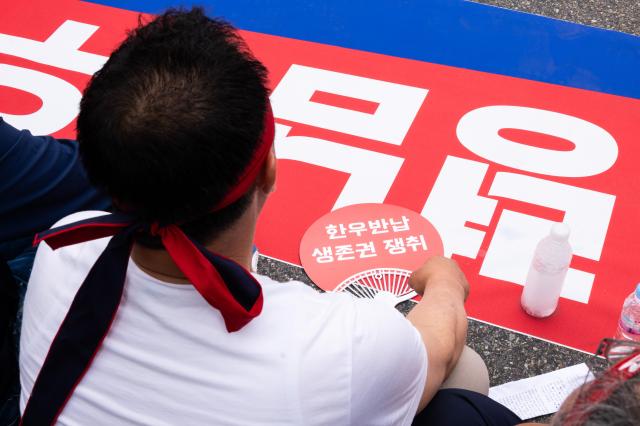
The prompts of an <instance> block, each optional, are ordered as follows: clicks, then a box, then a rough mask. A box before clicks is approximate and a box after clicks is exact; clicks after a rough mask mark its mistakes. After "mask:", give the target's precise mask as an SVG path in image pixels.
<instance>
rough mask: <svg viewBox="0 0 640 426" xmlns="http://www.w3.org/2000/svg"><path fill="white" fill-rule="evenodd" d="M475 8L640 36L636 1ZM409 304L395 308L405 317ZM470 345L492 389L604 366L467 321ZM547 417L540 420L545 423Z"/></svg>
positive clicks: (285, 269) (289, 274)
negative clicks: (575, 367) (563, 370)
mask: <svg viewBox="0 0 640 426" xmlns="http://www.w3.org/2000/svg"><path fill="white" fill-rule="evenodd" d="M476 2H478V3H483V4H488V5H493V6H498V7H503V8H508V9H512V10H517V11H522V12H527V13H533V14H537V15H543V16H547V17H551V18H556V19H561V20H565V21H571V22H576V23H580V24H584V25H589V26H595V27H600V28H605V29H609V30H615V31H621V32H626V33H630V34H635V35H640V0H564V1H547V0H532V1H529V0H476ZM258 272H259V273H262V274H265V275H268V276H270V277H272V278H273V279H275V280H277V281H289V280H298V281H302V282H305V283H307V284H308V285H310V286H312V287H314V288H316V289H317V290H318V291H321V290H320V289H319V288H318V287H316V286H314V284H313V283H312V281H311V280H310V279H309V277H308V276H307V275H306V274H305V273H304V270H303V269H302V268H300V267H297V266H293V265H290V264H287V263H283V262H279V261H277V260H275V259H271V258H267V257H263V256H261V257H260V261H259V264H258ZM412 306H413V302H410V301H409V302H404V303H403V304H400V305H399V306H398V309H399V310H400V311H402V312H403V313H405V314H406V313H407V312H408V311H409V310H410V309H411V307H412ZM467 343H468V345H469V346H471V347H472V348H473V349H474V350H476V351H477V352H478V353H479V354H480V355H481V356H482V357H483V358H484V360H485V362H486V364H487V367H488V369H489V374H490V380H491V385H492V386H495V385H499V384H502V383H506V382H509V381H513V380H518V379H522V378H527V377H532V376H536V375H539V374H543V373H547V372H551V371H555V370H557V369H560V368H564V367H568V366H571V365H575V364H578V363H581V362H587V364H588V365H589V366H590V367H592V368H593V369H594V370H595V371H599V370H601V369H602V368H603V367H604V366H605V364H604V362H603V361H602V360H599V359H596V358H595V357H594V356H593V355H590V354H586V353H583V352H579V351H575V350H572V349H569V348H566V347H563V346H559V345H556V344H553V343H549V342H546V341H543V340H540V339H537V338H534V337H531V336H528V335H524V334H521V333H517V332H513V331H510V330H506V329H503V328H500V327H496V326H493V325H490V324H486V323H482V322H480V321H475V320H470V322H469V332H468V342H467ZM549 417H550V416H544V417H541V418H538V419H536V420H538V421H544V420H547V419H548V418H549Z"/></svg>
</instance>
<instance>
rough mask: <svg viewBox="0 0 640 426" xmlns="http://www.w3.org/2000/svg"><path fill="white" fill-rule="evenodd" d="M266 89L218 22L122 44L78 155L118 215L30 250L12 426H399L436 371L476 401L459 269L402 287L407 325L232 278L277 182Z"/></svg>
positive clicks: (435, 267) (195, 18)
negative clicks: (416, 296)
mask: <svg viewBox="0 0 640 426" xmlns="http://www.w3.org/2000/svg"><path fill="white" fill-rule="evenodd" d="M266 75H267V73H266V70H265V68H264V67H263V65H262V64H261V63H260V62H259V61H257V60H256V59H255V58H254V57H253V56H252V55H251V53H250V52H249V50H248V48H247V47H246V46H245V44H244V43H243V41H242V40H241V39H240V38H239V36H238V35H237V34H236V32H235V30H234V29H233V28H232V27H231V26H229V25H228V24H226V23H224V22H222V21H219V20H215V19H210V18H207V17H206V16H205V15H204V14H203V12H202V11H201V10H199V9H194V10H192V11H190V12H179V11H169V12H166V13H165V14H163V15H161V16H159V17H157V18H156V19H154V20H153V21H152V22H150V23H148V24H146V25H142V26H141V27H139V28H138V29H137V30H135V31H133V32H132V33H131V34H130V35H129V37H128V38H127V39H126V40H125V41H124V42H123V44H122V45H121V46H119V47H118V48H117V49H116V50H115V51H114V52H113V54H112V55H111V57H110V59H109V60H108V61H107V63H106V64H105V66H104V67H103V69H102V70H100V71H99V72H98V73H97V74H96V75H95V76H94V77H93V79H92V80H91V82H90V84H89V86H88V87H87V89H86V91H85V94H84V97H83V99H82V102H81V106H80V114H79V117H78V140H79V143H80V154H81V157H82V160H83V162H84V164H85V166H86V169H87V172H88V175H89V177H90V179H91V180H92V182H93V183H94V184H95V185H96V186H97V187H99V188H101V189H104V190H105V191H106V193H108V194H109V195H110V196H111V197H112V200H113V204H114V206H116V207H117V209H118V211H117V212H116V213H114V214H106V215H105V214H103V213H98V214H96V213H95V212H94V213H78V214H75V215H73V216H72V217H69V218H66V219H65V220H64V221H63V222H62V223H59V224H58V225H59V226H58V227H57V228H54V229H52V230H51V231H48V232H45V233H43V234H41V235H40V236H39V237H38V241H40V240H45V241H46V243H45V244H40V247H39V249H38V253H37V256H36V261H35V264H34V269H33V273H32V276H31V280H30V282H29V287H28V291H27V297H26V301H25V308H24V319H23V328H22V336H21V351H20V376H21V384H22V394H21V400H20V405H21V411H22V413H23V418H22V421H23V424H24V425H25V426H29V425H40V424H52V423H55V422H56V421H57V422H59V423H60V424H90V423H94V424H133V423H135V424H154V425H156V424H166V425H175V424H184V423H188V424H193V425H199V424H239V425H247V424H267V423H269V424H284V423H287V424H336V425H342V424H357V425H365V424H366V425H375V424H379V425H392V424H411V422H412V420H413V417H414V415H415V414H416V412H417V411H419V410H421V409H422V408H424V407H425V406H426V405H427V403H428V402H429V400H430V399H431V398H432V397H433V395H434V394H435V393H436V392H437V391H438V389H439V388H440V387H441V385H442V384H443V382H444V381H445V380H446V379H447V378H448V377H450V378H451V380H452V381H453V382H455V384H453V385H454V386H458V387H460V386H462V387H465V383H473V382H474V381H475V384H474V385H471V386H469V387H470V388H472V389H477V390H482V391H486V388H487V386H488V382H487V379H486V369H485V370H483V368H484V365H483V364H482V363H481V362H480V363H479V366H480V368H479V371H478V372H476V375H479V376H480V377H479V378H478V377H475V378H474V377H473V376H474V374H468V371H469V370H467V372H465V373H460V371H461V370H463V368H462V366H461V365H460V364H462V363H458V360H459V358H460V357H461V353H464V354H466V355H463V356H465V357H467V356H468V357H470V358H474V356H475V357H477V355H476V354H474V353H471V354H470V353H469V351H468V350H467V351H463V348H464V342H465V339H466V328H467V319H466V315H465V311H464V306H463V303H464V300H465V298H466V296H467V293H468V284H467V282H466V279H465V277H464V275H463V274H462V272H461V271H460V270H459V269H458V267H457V266H456V264H455V262H453V261H451V260H449V259H445V258H432V259H430V260H428V261H427V262H426V263H425V265H424V266H423V267H422V268H421V269H420V270H418V271H417V272H416V273H414V274H413V276H412V278H411V284H412V286H413V287H414V288H415V289H416V291H418V292H419V293H421V294H424V298H423V300H422V301H421V302H420V303H419V304H418V305H417V306H416V307H415V308H414V309H413V310H412V311H411V313H410V314H409V316H408V320H407V319H405V318H404V317H403V316H402V315H401V314H400V313H398V312H397V311H396V310H395V309H393V308H390V307H388V306H387V305H385V304H381V303H378V302H376V301H371V300H359V299H354V298H352V297H351V296H349V295H346V294H319V293H316V292H315V291H314V290H312V289H311V288H309V287H307V286H305V285H304V284H301V283H287V284H280V283H276V282H274V281H272V280H270V279H269V278H267V277H264V276H259V275H252V274H250V273H249V272H248V271H247V269H248V268H249V264H250V258H251V248H252V241H253V236H254V231H255V226H256V222H257V219H258V216H259V214H260V211H261V208H262V206H263V205H264V203H265V201H266V199H267V197H268V195H269V193H270V192H272V190H273V188H274V184H275V176H276V159H275V156H274V151H273V147H272V144H273V137H274V133H273V131H274V121H273V115H272V113H271V108H270V106H269V99H268V90H267V88H266ZM108 236H111V238H110V239H109V238H103V237H108ZM51 247H53V248H54V249H57V250H55V251H54V250H52V248H51ZM452 372H453V373H452ZM465 381H466V382H465Z"/></svg>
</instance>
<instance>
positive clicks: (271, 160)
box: [258, 147, 278, 194]
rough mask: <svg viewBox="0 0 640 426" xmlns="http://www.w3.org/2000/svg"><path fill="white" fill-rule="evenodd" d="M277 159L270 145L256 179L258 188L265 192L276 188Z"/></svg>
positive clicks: (268, 192) (267, 192)
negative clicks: (258, 176) (260, 171)
mask: <svg viewBox="0 0 640 426" xmlns="http://www.w3.org/2000/svg"><path fill="white" fill-rule="evenodd" d="M277 161H278V160H277V159H276V151H275V148H274V147H271V150H270V151H269V154H267V158H266V160H265V162H264V166H262V173H261V174H260V178H259V179H258V188H259V189H261V190H262V192H263V193H265V194H270V193H272V192H273V191H275V189H276V175H277V173H276V171H277Z"/></svg>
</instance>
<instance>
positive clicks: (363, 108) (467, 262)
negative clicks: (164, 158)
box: [0, 0, 640, 350]
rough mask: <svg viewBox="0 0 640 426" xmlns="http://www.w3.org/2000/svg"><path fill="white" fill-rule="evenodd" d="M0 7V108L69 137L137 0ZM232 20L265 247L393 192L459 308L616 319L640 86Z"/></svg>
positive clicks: (296, 239) (275, 252) (599, 328)
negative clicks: (533, 295) (255, 102)
mask: <svg viewBox="0 0 640 426" xmlns="http://www.w3.org/2000/svg"><path fill="white" fill-rule="evenodd" d="M2 7H3V15H2V17H1V18H0V113H2V115H3V116H4V117H5V119H6V120H7V121H8V122H10V123H12V124H14V125H16V126H17V127H23V128H29V129H31V130H33V131H34V133H51V134H55V135H56V136H60V137H73V136H74V131H73V129H74V120H75V116H76V114H77V105H78V101H79V99H80V96H81V90H82V88H83V87H84V85H85V84H86V82H87V81H88V78H89V77H90V75H91V74H93V72H95V71H96V70H97V69H99V68H100V66H101V65H102V63H104V60H106V56H107V55H108V54H109V52H110V51H111V49H112V48H113V47H114V46H115V45H116V44H117V43H118V42H119V41H120V40H122V38H123V37H124V35H125V30H126V29H128V28H131V27H133V26H135V25H136V24H137V19H138V14H136V13H133V12H128V11H124V10H120V9H114V8H109V7H104V6H98V5H94V4H89V3H83V2H76V1H67V0H65V1H55V2H52V1H40V2H38V1H31V2H29V4H28V5H27V6H25V5H22V4H19V2H9V1H2ZM243 34H244V36H245V37H246V39H247V41H248V43H249V45H250V46H251V48H252V49H253V51H254V52H255V54H256V55H257V56H258V57H259V58H260V59H261V60H263V61H264V62H265V64H266V65H267V66H268V68H269V70H270V75H271V84H272V87H273V94H272V103H273V108H274V113H275V116H276V119H277V137H276V151H277V155H278V157H279V158H280V160H279V164H278V166H279V177H278V184H277V186H278V189H277V191H276V193H275V194H274V195H273V196H272V197H271V199H270V200H269V202H268V204H267V206H266V208H265V211H264V214H263V217H262V220H261V222H260V226H259V230H258V235H257V245H258V247H259V248H260V251H261V252H263V253H264V254H267V255H270V256H273V257H276V258H279V259H282V260H285V261H288V262H292V263H298V262H299V258H298V247H299V243H300V239H301V237H302V235H303V233H304V231H305V230H306V228H307V227H308V226H309V225H310V224H311V223H313V222H314V221H315V220H316V219H317V218H318V217H320V216H322V215H323V214H325V213H327V212H328V211H330V210H332V209H336V208H339V207H343V206H347V205H350V204H355V203H382V202H386V203H391V204H396V205H400V206H404V207H407V208H410V209H412V210H414V211H416V212H419V213H421V214H422V215H423V216H425V217H426V218H427V219H429V220H430V221H431V222H432V223H433V224H434V225H435V226H436V228H437V229H438V232H439V233H440V235H441V236H442V239H443V243H444V250H445V253H446V254H448V255H450V256H452V257H453V258H455V259H457V260H458V261H459V263H460V264H461V266H462V268H463V269H464V271H465V272H466V273H467V275H468V278H469V281H470V283H471V296H470V298H469V300H468V303H467V309H468V312H469V315H470V316H472V317H474V318H478V319H480V320H483V321H488V322H491V323H494V324H498V325H501V326H504V327H508V328H512V329H515V330H518V331H522V332H526V333H530V334H533V335H536V336H538V337H541V338H545V339H549V340H552V341H554V342H559V343H562V344H566V345H569V346H573V347H576V348H580V349H584V350H592V349H593V348H594V347H595V345H596V344H597V342H598V341H599V339H600V338H601V337H604V336H609V335H612V334H613V332H614V330H615V326H616V322H617V319H618V315H619V311H620V305H621V303H622V300H623V299H624V297H625V296H626V294H628V293H630V292H631V291H632V289H633V287H634V285H635V283H636V281H637V280H639V279H640V273H639V271H638V268H637V266H636V265H637V262H636V261H635V256H637V253H640V243H639V238H638V234H639V231H638V230H637V228H635V226H634V225H635V220H636V219H637V217H639V213H640V212H639V210H640V209H639V205H638V201H636V200H637V195H636V194H638V193H640V182H639V179H638V178H636V175H635V167H636V161H637V159H638V158H640V147H639V145H638V144H637V143H636V139H637V138H638V136H637V135H638V134H639V133H640V132H639V130H640V129H639V128H638V126H639V125H638V123H640V101H638V100H635V99H629V98H623V97H617V96H612V95H605V94H601V93H597V92H590V91H584V90H578V89H573V88H567V87H562V86H556V85H550V84H544V83H538V82H533V81H528V80H522V79H516V78H511V77H505V76H500V75H493V74H487V73H481V72H476V71H472V70H465V69H459V68H453V67H447V66H442V65H436V64H430V63H424V62H417V61H412V60H406V59H400V58H395V57H389V56H383V55H379V54H373V53H367V52H362V51H356V50H349V49H343V48H338V47H333V46H327V45H321V44H315V43H310V42H304V41H298V40H292V39H286V38H282V37H275V36H270V35H265V34H256V33H247V32H245V33H243ZM424 42H425V43H426V42H429V41H426V40H425V41H424ZM576 78H579V76H576ZM551 221H564V222H566V223H567V224H568V225H569V226H570V227H571V229H572V234H571V237H570V243H571V244H572V246H573V249H574V253H575V255H574V259H573V261H572V264H571V270H570V271H569V273H568V276H567V282H566V285H565V289H564V291H563V297H562V299H561V301H560V306H559V309H558V311H557V313H556V314H554V315H553V316H552V317H550V318H548V319H545V320H537V319H533V318H530V317H528V316H527V315H526V314H524V313H523V312H522V310H521V308H520V306H519V297H520V293H521V290H522V287H521V284H523V282H524V279H525V277H526V273H527V269H528V266H529V262H530V260H531V256H532V254H533V249H534V246H535V244H536V243H537V241H538V240H539V239H540V238H542V237H543V236H544V235H545V234H546V233H547V232H548V230H549V228H550V224H551Z"/></svg>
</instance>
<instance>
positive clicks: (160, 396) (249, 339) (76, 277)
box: [20, 213, 426, 425]
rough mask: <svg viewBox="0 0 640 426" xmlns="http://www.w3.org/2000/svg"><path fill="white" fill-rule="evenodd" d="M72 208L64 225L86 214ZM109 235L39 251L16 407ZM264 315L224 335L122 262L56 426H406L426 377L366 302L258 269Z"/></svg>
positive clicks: (191, 301) (407, 329) (394, 324)
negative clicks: (109, 317)
mask: <svg viewBox="0 0 640 426" xmlns="http://www.w3.org/2000/svg"><path fill="white" fill-rule="evenodd" d="M87 216H88V214H87V213H81V214H76V215H73V216H71V217H69V218H66V219H65V220H64V221H63V222H65V223H68V222H72V221H74V220H78V219H81V218H84V217H87ZM106 244H107V239H101V240H96V241H92V242H88V243H83V244H78V245H74V246H71V247H66V248H62V249H59V250H57V251H55V252H53V251H52V250H51V249H50V248H49V247H48V246H46V245H44V244H42V245H41V247H40V248H39V251H38V255H37V258H36V263H35V265H34V270H33V274H32V278H31V281H30V284H29V289H28V293H27V300H26V303H25V311H24V322H23V331H22V338H21V354H20V367H21V382H22V396H21V409H24V406H25V404H26V401H27V398H28V397H29V394H30V392H31V389H32V388H33V382H34V380H35V378H36V376H37V373H38V371H39V370H40V367H41V366H42V363H43V360H44V357H45V356H46V353H47V351H48V348H49V345H50V343H51V341H52V339H53V337H54V335H55V333H56V332H57V329H58V326H59V325H60V323H61V322H62V320H63V318H64V315H65V314H66V312H67V310H68V308H69V305H70V304H71V302H72V299H73V297H74V295H75V292H76V291H77V289H78V287H79V286H80V284H81V283H82V281H83V279H84V278H85V276H86V274H87V272H88V271H89V269H90V267H91V265H92V264H93V263H94V261H95V260H96V258H97V257H98V256H99V254H100V253H101V252H102V250H103V249H104V247H105V246H106ZM256 278H257V279H258V280H259V281H260V283H261V284H262V288H263V291H264V308H263V311H262V314H261V315H260V316H259V317H258V318H256V319H254V320H253V321H252V322H251V323H250V324H248V325H247V326H245V327H244V328H243V329H241V330H239V331H237V332H234V333H228V332H227V331H226V329H225V326H224V322H223V319H222V316H221V315H220V313H219V311H217V310H214V309H211V307H210V305H209V304H208V303H207V302H206V301H205V300H204V299H203V298H202V296H201V295H200V294H199V293H198V292H197V291H196V290H195V289H194V287H193V286H191V285H185V284H169V283H165V282H162V281H160V280H158V279H156V278H153V277H151V276H149V275H148V274H146V273H145V272H143V271H142V270H141V269H140V268H138V266H137V265H136V264H135V263H134V262H133V261H131V260H130V261H129V269H128V272H127V280H126V283H125V290H124V295H123V298H122V302H121V304H120V307H119V309H118V313H117V315H116V317H115V320H114V322H113V324H112V328H111V330H110V332H109V334H108V335H107V337H106V339H105V341H104V342H103V344H102V347H101V349H100V351H99V352H98V354H97V356H96V358H95V360H94V361H93V364H92V365H91V368H90V369H89V370H88V372H87V373H86V375H85V376H84V377H83V378H82V380H81V382H80V384H79V385H78V387H77V388H76V390H75V392H74V393H73V395H72V397H71V399H70V401H69V403H68V404H67V406H66V407H65V409H64V411H63V412H62V415H61V416H60V417H59V422H60V423H61V424H86V423H89V422H93V423H97V424H154V425H159V424H167V425H173V424H185V423H188V424H193V425H197V424H349V423H352V424H381V425H389V424H410V423H411V419H412V418H413V416H414V415H415V412H416V409H417V406H418V402H419V400H420V396H421V394H422V390H423V388H424V381H425V376H426V354H425V351H424V344H423V342H422V340H421V338H420V335H419V333H418V332H417V331H416V329H415V328H413V326H412V325H411V324H410V323H409V322H408V321H406V320H405V319H404V318H402V316H401V315H400V314H399V313H398V312H397V311H395V310H394V309H390V308H388V307H387V306H384V305H379V304H377V303H376V302H370V301H362V300H355V299H352V298H351V297H350V296H348V295H343V294H325V295H320V294H318V293H316V292H315V291H313V290H312V289H310V288H309V287H307V286H305V285H304V284H301V283H286V284H280V283H277V282H274V281H272V280H270V279H269V278H266V277H263V276H256Z"/></svg>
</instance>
